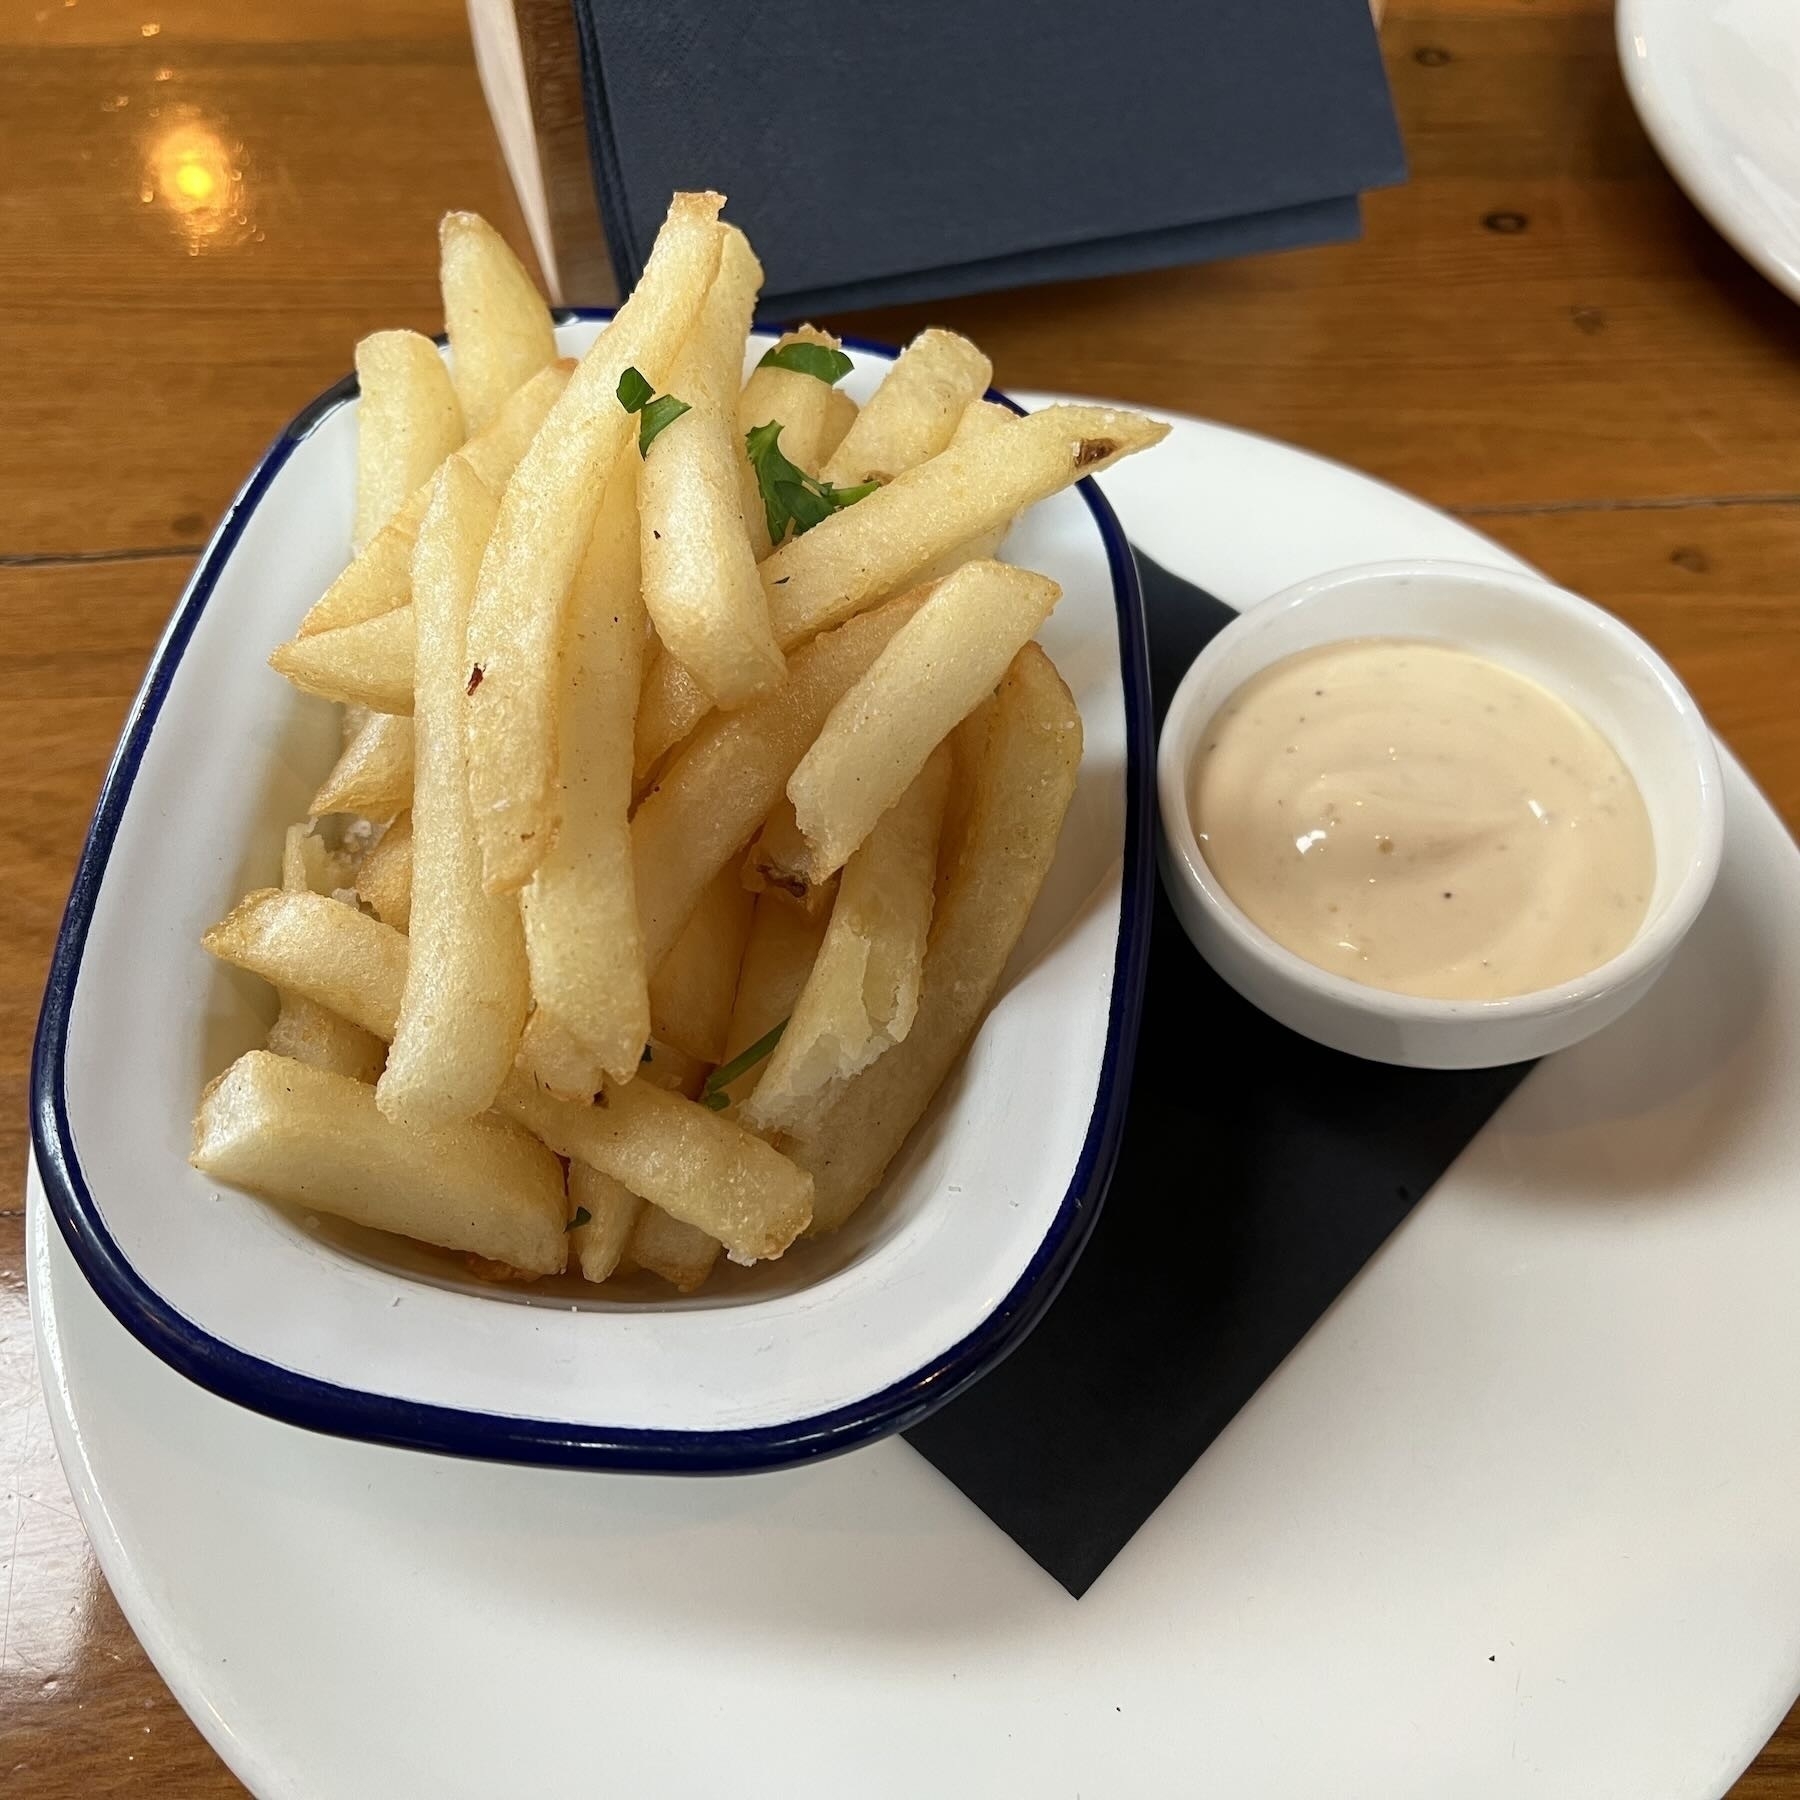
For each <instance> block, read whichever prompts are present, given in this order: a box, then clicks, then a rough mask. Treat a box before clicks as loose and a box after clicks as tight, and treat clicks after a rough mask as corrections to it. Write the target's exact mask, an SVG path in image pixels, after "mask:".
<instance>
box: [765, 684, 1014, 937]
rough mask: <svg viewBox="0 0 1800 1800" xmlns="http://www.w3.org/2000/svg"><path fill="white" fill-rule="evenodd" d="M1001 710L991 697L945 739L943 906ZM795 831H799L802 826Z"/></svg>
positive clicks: (939, 884)
mask: <svg viewBox="0 0 1800 1800" xmlns="http://www.w3.org/2000/svg"><path fill="white" fill-rule="evenodd" d="M998 706H999V701H998V699H997V698H996V697H995V696H994V695H993V694H989V695H988V696H987V698H986V699H984V700H983V701H982V702H981V704H980V705H979V706H977V707H976V708H975V710H974V711H973V712H972V713H970V714H969V716H968V717H967V718H966V719H964V720H963V722H962V723H961V724H960V725H959V726H957V728H956V729H955V730H954V731H953V732H951V734H950V735H949V737H948V738H947V739H945V742H946V743H947V744H948V745H949V748H950V796H949V799H948V800H947V801H946V802H945V804H944V824H943V829H942V830H941V831H940V832H939V833H938V872H937V895H938V903H939V904H940V905H942V903H943V898H944V894H945V893H946V891H947V890H948V888H949V886H950V883H951V881H952V880H953V879H954V877H955V874H956V868H957V864H958V863H959V862H960V861H961V860H962V850H963V844H964V842H965V840H966V839H967V837H968V832H969V808H970V805H971V804H972V802H973V800H974V798H975V790H976V788H977V786H978V785H979V782H980V776H981V765H982V763H983V761H984V760H985V758H986V756H987V746H988V734H989V733H990V732H991V731H992V730H993V727H994V713H995V710H996V708H997V707H998ZM794 829H795V830H796V831H798V830H799V826H798V825H796V826H795V828H794Z"/></svg>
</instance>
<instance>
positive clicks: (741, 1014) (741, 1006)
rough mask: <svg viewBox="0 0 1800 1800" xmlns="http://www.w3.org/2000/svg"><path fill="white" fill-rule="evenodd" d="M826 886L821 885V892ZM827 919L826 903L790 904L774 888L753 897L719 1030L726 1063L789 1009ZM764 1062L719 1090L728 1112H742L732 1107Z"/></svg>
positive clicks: (802, 984)
mask: <svg viewBox="0 0 1800 1800" xmlns="http://www.w3.org/2000/svg"><path fill="white" fill-rule="evenodd" d="M830 891H831V890H829V889H827V890H825V892H826V893H827V894H829V893H830ZM830 921H831V912H830V909H829V907H828V906H822V907H810V908H809V907H806V906H800V905H796V904H795V902H794V901H792V900H790V899H789V898H788V897H787V895H785V894H783V893H781V892H779V891H774V892H767V893H763V894H759V895H758V896H757V900H756V912H755V915H754V917H753V918H752V919H751V922H750V938H749V941H748V942H747V943H746V944H745V946H744V963H743V968H742V969H741V970H740V972H739V974H738V989H737V998H736V1000H735V1001H734V1002H733V1004H732V1008H731V1027H730V1029H729V1030H728V1031H727V1032H726V1034H725V1058H724V1060H725V1063H726V1065H730V1064H731V1063H732V1062H734V1061H735V1060H736V1059H737V1058H739V1057H741V1056H743V1054H744V1053H745V1052H746V1051H747V1050H749V1049H751V1048H752V1047H753V1046H755V1045H756V1044H759V1043H760V1042H761V1041H762V1040H763V1039H764V1038H765V1037H767V1036H768V1035H769V1033H770V1032H771V1031H773V1030H774V1029H775V1027H776V1026H777V1025H781V1024H784V1023H785V1021H786V1020H787V1019H788V1017H789V1016H790V1015H791V1014H792V1012H793V1010H794V1002H795V1001H796V1000H798V999H799V998H800V991H801V989H802V988H804V987H805V986H806V978H807V976H808V975H810V974H811V973H812V967H813V963H814V962H815V961H816V960H817V958H818V954H819V945H820V943H821V942H822V941H823V940H824V937H825V927H826V926H827V925H828V924H829V923H830ZM764 1067H765V1064H764V1063H763V1062H762V1061H757V1062H755V1063H752V1064H751V1065H750V1067H749V1068H747V1069H745V1070H744V1072H743V1073H742V1074H741V1075H738V1076H736V1077H735V1078H734V1079H732V1080H731V1081H728V1082H726V1083H725V1084H724V1086H723V1087H722V1088H721V1089H720V1090H719V1091H720V1092H722V1093H723V1094H724V1096H725V1110H726V1112H727V1113H728V1114H732V1115H733V1116H737V1117H741V1116H742V1115H741V1113H737V1112H736V1109H737V1108H739V1107H741V1106H742V1104H743V1102H744V1100H745V1099H746V1098H747V1097H748V1096H749V1095H750V1094H751V1093H753V1092H754V1091H755V1088H756V1084H757V1082H758V1081H760V1080H761V1079H762V1074H763V1069H764ZM721 1072H723V1071H721Z"/></svg>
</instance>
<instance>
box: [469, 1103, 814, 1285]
mask: <svg viewBox="0 0 1800 1800" xmlns="http://www.w3.org/2000/svg"><path fill="white" fill-rule="evenodd" d="M500 1110H501V1111H502V1112H504V1113H505V1114H506V1115H507V1116H508V1117H509V1118H512V1119H516V1120H517V1121H518V1122H519V1123H520V1124H521V1125H523V1126H525V1127H526V1129H527V1130H529V1131H532V1132H535V1133H536V1134H537V1136H539V1137H540V1138H542V1139H543V1141H544V1142H545V1143H546V1144H548V1145H549V1146H550V1148H551V1149H552V1150H554V1151H555V1152H556V1153H557V1154H558V1155H559V1156H567V1157H570V1158H573V1159H574V1160H576V1161H578V1162H584V1163H586V1164H587V1165H588V1166H589V1167H590V1168H595V1169H598V1170H600V1172H601V1173H602V1174H605V1175H610V1176H612V1177H613V1179H614V1180H615V1181H620V1182H623V1183H624V1185H625V1186H626V1187H628V1188H629V1189H630V1190H631V1191H632V1192H633V1193H634V1194H641V1195H642V1196H643V1197H644V1198H645V1199H646V1200H649V1201H651V1202H653V1203H654V1204H655V1205H657V1206H660V1207H661V1208H662V1210H663V1211H664V1212H666V1213H669V1214H671V1215H672V1216H673V1217H675V1218H677V1219H682V1220H685V1221H686V1223H688V1224H689V1225H693V1226H697V1227H698V1228H699V1229H700V1230H702V1231H705V1232H708V1233H710V1234H711V1235H712V1236H713V1237H716V1238H717V1239H718V1240H719V1241H720V1243H722V1244H723V1245H724V1246H725V1249H726V1252H727V1254H728V1255H729V1256H730V1257H731V1258H732V1260H733V1261H734V1262H757V1261H761V1260H763V1259H765V1258H769V1257H776V1256H779V1255H781V1253H782V1252H783V1251H784V1250H785V1249H786V1248H787V1247H788V1245H789V1244H791V1243H792V1242H793V1241H794V1239H795V1238H796V1237H798V1236H799V1234H800V1233H801V1232H802V1231H804V1230H805V1229H806V1225H807V1221H808V1220H809V1219H810V1218H811V1217H812V1183H811V1181H810V1180H809V1179H808V1178H807V1177H806V1176H804V1175H802V1174H801V1173H800V1172H799V1170H798V1169H796V1168H795V1167H794V1165H793V1164H792V1163H791V1162H789V1161H788V1159H787V1158H786V1157H784V1156H783V1155H781V1153H780V1152H779V1151H777V1150H775V1149H773V1148H772V1147H771V1146H770V1145H768V1144H765V1143H764V1142H763V1140H762V1139H761V1138H759V1137H756V1136H754V1135H753V1134H752V1133H750V1132H748V1131H746V1130H745V1129H744V1128H743V1127H742V1126H741V1125H739V1124H738V1123H737V1122H736V1121H735V1120H734V1119H728V1118H726V1117H724V1115H723V1114H721V1113H717V1112H713V1111H711V1110H709V1109H708V1108H707V1107H704V1106H701V1105H698V1104H697V1103H696V1102H694V1101H692V1100H685V1099H683V1098H682V1097H681V1096H680V1095H679V1094H671V1093H668V1092H667V1091H665V1090H664V1089H662V1088H659V1087H656V1086H654V1085H653V1084H652V1083H650V1082H648V1081H627V1082H625V1083H623V1084H622V1085H621V1086H617V1087H614V1086H612V1085H610V1084H609V1085H608V1087H607V1089H606V1092H605V1098H604V1100H603V1101H602V1102H601V1103H600V1104H598V1105H588V1106H584V1105H582V1104H581V1102H579V1101H572V1100H559V1099H557V1098H556V1097H555V1096H554V1095H551V1094H547V1093H545V1092H544V1091H543V1090H542V1089H541V1088H539V1087H538V1086H537V1084H536V1083H535V1082H534V1081H533V1080H532V1078H531V1077H530V1076H529V1075H527V1074H525V1073H524V1072H523V1071H515V1072H514V1073H513V1074H512V1075H510V1076H508V1078H507V1082H506V1086H505V1087H504V1088H502V1089H501V1091H500Z"/></svg>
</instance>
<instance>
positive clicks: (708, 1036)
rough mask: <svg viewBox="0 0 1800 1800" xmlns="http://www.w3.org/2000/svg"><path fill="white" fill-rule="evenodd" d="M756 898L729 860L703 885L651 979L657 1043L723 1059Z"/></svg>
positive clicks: (712, 1059) (710, 1059) (711, 1059)
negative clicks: (698, 897) (667, 952)
mask: <svg viewBox="0 0 1800 1800" xmlns="http://www.w3.org/2000/svg"><path fill="white" fill-rule="evenodd" d="M755 904H756V902H755V898H754V897H753V896H752V895H751V894H749V893H748V892H746V890H745V888H744V884H743V883H742V882H741V881H740V880H739V879H738V874H737V870H736V869H734V868H732V867H730V865H729V864H728V865H727V866H726V867H725V868H723V869H721V870H720V871H719V872H718V874H717V875H715V876H714V877H713V878H712V881H711V882H710V883H709V884H708V885H707V888H706V891H705V892H704V893H703V894H702V895H701V896H700V904H699V905H698V906H696V907H695V908H694V916H693V917H692V918H691V919H689V920H688V922H687V925H686V927H685V928H684V929H683V931H682V933H681V936H680V937H678V938H677V939H676V940H675V947H674V949H672V950H671V951H670V952H669V954H668V955H667V956H666V957H664V958H663V965H662V967H661V968H660V969H658V970H657V971H656V975H655V977H654V979H653V980H652V981H651V983H650V1022H651V1029H652V1030H653V1031H654V1032H655V1033H656V1037H657V1041H658V1042H659V1043H665V1044H673V1045H674V1046H675V1047H676V1048H677V1049H679V1050H685V1051H686V1052H687V1053H688V1054H689V1055H690V1056H694V1057H697V1058H699V1060H700V1061H701V1062H709V1063H716V1062H723V1061H724V1059H725V1033H726V1028H727V1027H728V1026H729V1025H730V1023H731V1002H732V997H733V995H734V994H736V992H737V983H738V967H739V965H740V964H741V963H742V962H743V959H744V940H745V939H746V938H747V937H748V936H749V934H750V911H751V908H752V907H753V906H754V905H755Z"/></svg>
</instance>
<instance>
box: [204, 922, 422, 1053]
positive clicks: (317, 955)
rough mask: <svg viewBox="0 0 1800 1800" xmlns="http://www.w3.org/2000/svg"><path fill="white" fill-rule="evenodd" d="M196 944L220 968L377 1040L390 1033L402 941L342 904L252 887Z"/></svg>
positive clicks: (402, 980) (402, 979) (401, 976)
mask: <svg viewBox="0 0 1800 1800" xmlns="http://www.w3.org/2000/svg"><path fill="white" fill-rule="evenodd" d="M200 942H201V944H202V945H203V946H204V947H205V949H207V950H208V951H209V952H211V954H212V955H214V956H216V957H217V958H218V959H219V960H220V961H221V962H228V963H231V964H233V965H234V966H235V967H237V968H240V969H248V970H249V971H250V973H251V974H252V975H260V976H261V977H262V978H263V979H264V980H265V981H268V982H272V983H273V984H274V985H275V986H276V987H277V988H280V989H281V990H282V991H283V992H288V993H295V994H302V995H304V996H305V997H306V998H307V999H308V1000H311V1001H313V1002H314V1003H315V1004H317V1005H319V1006H323V1007H325V1008H326V1009H327V1010H329V1011H331V1012H334V1013H336V1014H337V1015H338V1016H339V1017H340V1018H345V1019H348V1020H350V1021H351V1023H352V1024H355V1025H360V1026H361V1027H362V1028H363V1030H365V1031H369V1032H373V1033H374V1034H375V1036H376V1037H378V1038H381V1039H383V1040H384V1041H386V1040H388V1039H391V1038H392V1037H393V1035H394V1025H395V1022H396V1020H397V1019H398V1018H399V1015H400V997H401V995H402V993H403V992H404V991H405V987H406V961H407V942H406V938H405V937H404V936H403V935H402V934H401V933H400V932H398V931H396V930H395V929H394V927H393V926H391V925H384V924H383V923H382V922H381V921H380V920H379V919H373V918H371V917H370V916H369V915H368V914H367V913H364V912H359V911H358V910H357V909H356V908H355V907H354V906H348V905H346V904H345V903H344V902H343V901H342V900H334V899H332V898H330V897H329V896H328V895H325V894H306V893H289V892H286V891H284V890H283V889H281V888H260V889H258V890H257V891H256V892H254V893H250V894H246V895H245V896H244V898H243V899H242V900H240V901H239V902H238V903H237V905H236V906H234V907H233V908H232V909H231V911H230V912H228V913H227V914H226V915H225V917H224V918H222V919H221V920H220V921H219V922H218V924H216V925H214V926H213V927H212V928H211V930H209V931H208V932H206V933H205V935H204V936H203V937H202V938H201V939H200Z"/></svg>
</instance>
